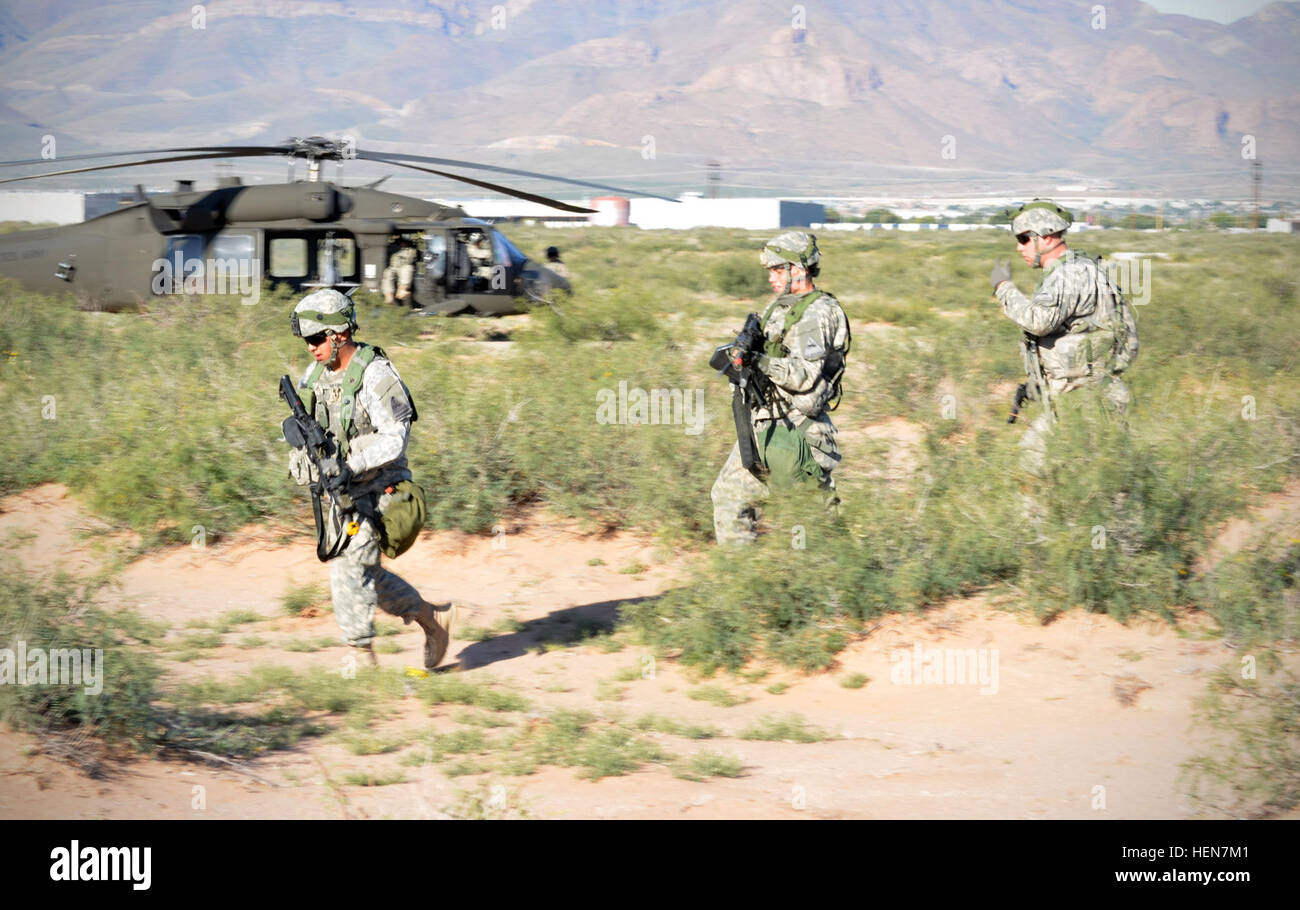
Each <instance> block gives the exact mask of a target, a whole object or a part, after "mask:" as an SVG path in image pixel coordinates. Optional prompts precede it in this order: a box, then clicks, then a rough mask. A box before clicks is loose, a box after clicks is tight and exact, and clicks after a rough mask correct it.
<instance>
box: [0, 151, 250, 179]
mask: <svg viewBox="0 0 1300 910" xmlns="http://www.w3.org/2000/svg"><path fill="white" fill-rule="evenodd" d="M230 157H231V155H230V154H229V153H227V152H211V153H208V154H203V155H175V156H172V157H170V158H149V159H146V160H145V161H123V162H121V163H120V164H96V165H93V166H91V167H74V168H69V169H67V170H63V171H44V172H42V173H40V174H27V175H25V176H23V177H6V178H4V179H3V180H0V183H17V182H18V181H19V180H35V179H37V178H38V177H61V176H63V175H64V174H84V173H87V172H88V171H110V170H113V169H114V168H119V167H140V166H141V165H144V164H166V163H168V162H171V161H197V160H200V159H203V158H230Z"/></svg>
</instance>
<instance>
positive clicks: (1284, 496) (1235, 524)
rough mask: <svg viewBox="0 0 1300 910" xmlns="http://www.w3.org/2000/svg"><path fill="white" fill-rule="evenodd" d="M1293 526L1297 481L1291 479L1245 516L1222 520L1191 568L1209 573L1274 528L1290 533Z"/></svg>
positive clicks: (1298, 519) (1299, 496)
mask: <svg viewBox="0 0 1300 910" xmlns="http://www.w3.org/2000/svg"><path fill="white" fill-rule="evenodd" d="M1297 528H1300V481H1292V482H1291V483H1289V484H1287V485H1286V487H1285V488H1284V489H1283V490H1282V491H1281V492H1279V493H1275V494H1273V495H1272V496H1269V497H1268V498H1267V499H1266V500H1265V501H1264V503H1263V504H1262V505H1260V506H1259V507H1258V508H1255V509H1253V510H1251V514H1250V515H1248V516H1247V517H1245V518H1234V519H1232V520H1230V521H1228V522H1226V523H1225V524H1224V525H1223V527H1222V528H1220V529H1219V532H1218V533H1217V534H1216V535H1215V537H1214V542H1213V543H1212V544H1211V545H1210V548H1209V550H1208V551H1207V552H1206V554H1205V556H1204V557H1202V558H1201V559H1200V560H1199V561H1198V562H1197V563H1196V565H1195V567H1194V568H1195V571H1196V573H1197V574H1198V575H1199V574H1205V573H1206V572H1212V571H1214V568H1215V567H1216V566H1217V565H1218V564H1219V563H1220V562H1222V561H1223V560H1224V559H1226V558H1227V557H1229V556H1232V555H1233V554H1234V553H1239V552H1240V551H1241V550H1243V549H1245V548H1246V546H1247V545H1248V544H1251V543H1252V542H1254V541H1258V540H1268V539H1270V538H1272V537H1273V536H1274V533H1275V532H1276V531H1281V530H1287V531H1289V532H1290V533H1294V532H1295V530H1296V529H1297Z"/></svg>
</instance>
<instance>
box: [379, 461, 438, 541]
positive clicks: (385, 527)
mask: <svg viewBox="0 0 1300 910" xmlns="http://www.w3.org/2000/svg"><path fill="white" fill-rule="evenodd" d="M427 511H428V509H427V506H426V505H425V501H424V488H423V487H421V486H420V485H419V484H418V483H416V482H415V481H413V480H403V481H402V482H401V483H399V484H397V485H396V486H395V487H393V492H392V493H390V494H389V499H388V505H387V506H385V507H384V511H383V513H382V514H381V515H380V518H379V528H380V534H379V549H380V550H382V551H383V554H384V555H385V556H387V557H388V558H389V559H393V558H395V557H397V556H401V555H402V554H403V553H405V552H406V551H407V550H409V549H411V544H413V543H415V538H417V537H419V536H420V529H421V528H423V527H424V517H425V514H426V513H427Z"/></svg>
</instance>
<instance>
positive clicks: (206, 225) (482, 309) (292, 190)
mask: <svg viewBox="0 0 1300 910" xmlns="http://www.w3.org/2000/svg"><path fill="white" fill-rule="evenodd" d="M138 155H150V156H156V155H163V157H150V158H146V159H145V160H138V161H127V162H120V163H116V164H96V165H91V166H87V167H76V168H71V169H66V170H58V171H47V172H44V173H40V174H29V175H26V176H21V177H9V178H4V179H0V183H13V182H17V181H20V180H30V179H36V178H40V177H54V176H60V175H64V174H78V173H86V172H89V171H100V170H109V169H113V168H120V167H138V166H141V165H147V164H161V163H167V162H177V161H194V160H203V159H216V158H235V157H267V156H281V155H282V156H286V157H288V158H289V160H290V164H291V167H292V165H293V163H294V162H296V161H297V160H300V159H301V160H305V161H306V162H307V178H306V180H294V181H291V182H288V183H282V184H272V185H262V186H249V185H245V184H244V183H243V182H242V180H241V179H240V178H239V177H234V176H225V177H221V178H220V179H219V180H218V181H217V186H216V187H215V188H214V189H211V190H195V189H194V188H193V181H180V182H179V183H178V186H177V188H176V190H175V191H173V192H170V193H156V194H151V195H146V194H145V192H144V190H143V188H142V187H140V186H137V187H136V192H135V199H134V201H133V202H130V203H129V204H126V205H123V206H122V207H120V208H118V209H117V210H115V211H111V212H107V213H105V214H102V215H100V216H98V217H96V218H91V219H89V220H87V221H84V222H81V223H79V224H72V225H65V226H62V227H56V228H46V229H38V230H31V231H21V232H18V233H13V234H6V235H0V274H3V275H7V276H10V277H13V278H15V279H17V280H18V282H19V283H20V284H22V285H23V286H24V287H26V288H27V289H29V290H32V291H37V292H44V293H57V292H60V291H71V292H72V293H73V294H74V295H75V296H76V298H77V300H78V302H79V305H80V306H81V307H82V308H83V309H90V310H109V311H117V310H124V309H138V308H140V307H142V306H143V305H145V303H147V302H148V301H150V300H151V299H156V298H159V297H164V296H169V295H172V294H187V293H239V294H241V295H242V296H243V297H244V302H245V303H247V302H249V298H250V297H251V298H253V299H254V300H255V299H256V293H257V289H260V287H261V286H262V282H263V281H264V280H269V281H270V282H272V283H273V284H287V285H288V286H290V287H291V288H293V289H294V290H295V291H309V290H311V289H317V288H324V287H330V288H336V289H338V290H340V291H343V292H345V293H348V294H349V295H351V294H353V293H355V292H357V291H358V290H360V289H363V288H364V289H366V290H368V291H370V292H372V293H377V292H378V291H379V289H380V284H381V281H383V282H384V284H385V285H386V286H387V285H388V283H389V282H390V281H391V280H392V279H391V275H392V272H391V271H390V275H389V276H385V275H384V272H385V270H386V269H388V267H389V265H390V261H391V259H392V257H393V254H394V253H396V252H397V251H398V250H401V249H411V248H414V249H415V250H416V256H415V257H414V260H415V261H414V268H413V272H412V274H411V283H410V288H409V294H408V296H407V298H406V299H405V300H403V301H402V303H403V305H406V306H409V307H410V308H411V310H412V311H413V312H415V313H420V314H429V315H433V314H446V315H452V314H457V313H469V314H476V315H482V316H497V315H505V314H510V313H519V312H523V311H524V310H525V309H526V307H527V305H528V304H529V303H539V302H552V303H553V302H554V298H555V296H556V295H557V294H562V293H566V292H571V291H572V288H571V286H570V284H569V281H568V280H567V279H566V278H563V277H561V276H560V275H558V274H556V273H555V272H553V271H551V270H550V269H548V268H546V267H545V266H543V265H542V264H541V263H539V262H536V261H535V260H532V259H530V258H529V257H528V256H526V255H525V254H524V253H522V252H520V251H519V249H518V248H517V247H516V246H515V245H514V244H513V243H511V242H510V240H509V238H507V237H506V236H505V234H503V233H502V232H501V231H498V230H497V229H496V228H495V227H493V226H492V225H491V224H489V223H488V222H486V221H483V220H480V219H477V218H471V217H469V215H468V214H467V213H466V212H465V211H464V209H461V208H459V207H456V206H451V205H443V204H441V203H437V202H430V201H428V200H425V199H419V198H416V197H413V196H404V195H399V194H396V193H388V192H384V191H383V190H380V189H378V187H379V184H381V183H383V181H384V180H386V179H387V177H383V178H380V179H379V180H376V181H374V182H372V183H369V184H366V185H364V186H343V185H341V184H338V183H332V182H330V181H328V180H323V179H321V162H323V161H339V162H342V161H346V160H352V159H359V160H368V161H376V162H381V163H384V164H388V165H393V166H397V167H404V168H409V169H412V170H416V171H422V172H424V173H429V174H434V175H437V176H440V177H446V178H450V179H452V180H457V181H460V182H462V183H468V184H471V185H473V186H477V187H480V188H482V189H487V190H492V191H494V192H498V193H504V194H505V195H508V196H514V197H516V198H518V199H525V200H528V201H530V202H536V203H540V204H542V205H545V206H548V207H550V208H555V209H559V210H561V211H566V212H573V213H579V214H581V213H591V212H593V211H594V210H593V209H588V208H583V207H581V206H576V205H571V204H569V203H566V202H561V201H559V200H556V199H550V198H548V197H546V196H539V195H536V194H533V193H528V192H524V191H522V190H517V189H512V188H510V187H506V186H502V185H500V184H496V183H490V182H487V181H484V180H479V179H476V178H473V177H467V176H465V175H463V174H454V173H449V172H447V171H445V170H441V169H440V168H430V167H427V166H426V165H428V164H436V165H440V166H453V167H458V168H472V169H477V170H486V171H494V172H498V173H504V174H511V175H515V176H521V177H532V178H543V179H547V180H553V181H557V182H560V183H567V184H572V185H575V186H582V187H587V188H591V189H598V190H601V191H604V192H609V193H617V194H619V195H633V193H632V192H631V191H629V190H623V189H619V188H618V187H613V186H607V185H604V184H599V183H592V182H589V181H585V180H574V179H571V178H567V177H557V176H554V175H550V174H539V173H536V172H532V171H522V170H516V169H513V168H504V167H497V166H494V165H485V164H477V163H474V162H470V161H460V160H456V159H450V158H434V157H429V156H424V155H409V154H401V153H390V152H377V151H367V150H363V149H358V148H356V147H355V144H354V143H353V141H352V140H351V138H350V137H347V138H344V139H342V140H336V139H329V138H325V137H322V136H311V137H308V138H298V137H293V138H290V139H288V140H287V141H285V142H284V143H282V144H279V145H266V146H237V145H232V146H195V147H189V148H169V149H143V150H136V151H123V152H105V153H96V154H85V155H73V156H68V157H64V158H62V159H60V160H62V161H73V160H88V159H97V158H111V157H124V156H138ZM412 162H420V163H419V164H415V163H412ZM42 163H48V162H46V161H43V160H42V159H29V160H22V161H5V162H0V168H8V167H19V166H25V165H33V164H42ZM641 195H653V194H641ZM654 198H657V199H667V197H663V196H654ZM668 201H677V200H668ZM385 289H386V290H387V287H386V288H385ZM389 293H391V292H389Z"/></svg>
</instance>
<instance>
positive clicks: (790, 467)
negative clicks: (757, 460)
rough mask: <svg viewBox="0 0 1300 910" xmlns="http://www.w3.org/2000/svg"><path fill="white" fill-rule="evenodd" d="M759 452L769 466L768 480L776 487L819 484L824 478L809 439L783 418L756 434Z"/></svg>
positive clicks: (764, 462)
mask: <svg viewBox="0 0 1300 910" xmlns="http://www.w3.org/2000/svg"><path fill="white" fill-rule="evenodd" d="M755 441H756V442H757V443H758V453H759V456H760V457H761V458H762V459H763V464H764V465H766V466H767V472H768V481H769V482H770V483H771V484H772V485H773V486H777V487H793V486H797V485H799V484H802V483H807V482H812V483H817V481H819V480H820V479H821V473H822V469H821V466H820V465H818V464H817V462H816V461H815V460H814V459H813V454H812V447H811V446H810V445H808V439H807V437H805V436H804V434H803V433H801V432H799V431H798V430H792V429H790V428H789V427H787V426H786V425H785V424H784V423H782V422H781V421H779V420H777V421H773V422H772V423H771V424H769V425H768V426H767V428H766V429H765V430H763V432H761V433H758V434H756V435H755Z"/></svg>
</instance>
